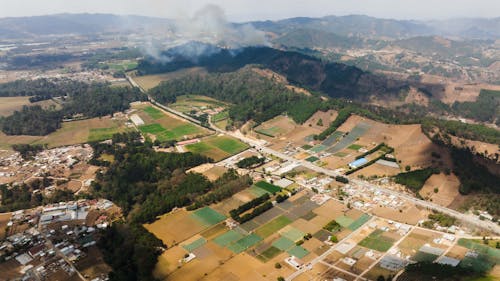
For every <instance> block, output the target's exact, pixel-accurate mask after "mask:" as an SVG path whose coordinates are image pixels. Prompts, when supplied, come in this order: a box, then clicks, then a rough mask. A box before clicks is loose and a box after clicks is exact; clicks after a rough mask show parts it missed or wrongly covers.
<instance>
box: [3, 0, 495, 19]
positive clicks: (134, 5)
mask: <svg viewBox="0 0 500 281" xmlns="http://www.w3.org/2000/svg"><path fill="white" fill-rule="evenodd" d="M207 3H212V4H216V5H219V6H221V7H222V8H223V9H224V10H225V11H226V14H227V16H228V18H229V19H230V20H232V21H247V20H263V19H281V18H288V17H296V16H315V17H317V16H324V15H347V14H365V15H369V16H375V17H384V18H397V19H445V18H453V17H499V16H500V0H14V1H13V0H0V17H14V16H27V15H45V14H54V13H80V12H90V13H114V14H138V15H148V16H159V17H169V18H175V17H185V16H188V15H191V14H192V13H193V12H194V11H195V10H197V9H199V8H200V7H202V6H204V5H206V4H207Z"/></svg>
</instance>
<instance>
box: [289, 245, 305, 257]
mask: <svg viewBox="0 0 500 281" xmlns="http://www.w3.org/2000/svg"><path fill="white" fill-rule="evenodd" d="M286 252H287V253H289V254H290V255H292V256H295V257H297V258H299V259H301V258H303V257H305V256H307V255H309V252H308V251H307V250H306V249H304V248H302V247H301V246H295V247H293V248H291V249H289V250H288V251H286Z"/></svg>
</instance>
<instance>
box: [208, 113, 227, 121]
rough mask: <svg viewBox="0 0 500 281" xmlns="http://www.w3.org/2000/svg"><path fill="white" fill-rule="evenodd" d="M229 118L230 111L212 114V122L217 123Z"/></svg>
mask: <svg viewBox="0 0 500 281" xmlns="http://www.w3.org/2000/svg"><path fill="white" fill-rule="evenodd" d="M227 118H229V111H222V112H219V113H217V114H215V115H214V116H212V122H214V123H217V122H220V121H222V120H225V119H227Z"/></svg>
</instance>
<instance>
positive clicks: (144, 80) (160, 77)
mask: <svg viewBox="0 0 500 281" xmlns="http://www.w3.org/2000/svg"><path fill="white" fill-rule="evenodd" d="M204 73H206V71H205V70H204V69H203V68H201V67H193V68H187V69H183V70H179V71H174V72H170V73H165V74H157V75H145V76H137V77H133V80H134V81H135V82H136V83H137V84H139V86H141V87H142V88H143V89H144V90H146V91H147V90H149V89H152V88H154V87H156V86H158V85H159V84H160V83H161V82H163V81H168V80H172V79H176V78H181V77H183V76H186V75H190V74H200V75H201V74H204Z"/></svg>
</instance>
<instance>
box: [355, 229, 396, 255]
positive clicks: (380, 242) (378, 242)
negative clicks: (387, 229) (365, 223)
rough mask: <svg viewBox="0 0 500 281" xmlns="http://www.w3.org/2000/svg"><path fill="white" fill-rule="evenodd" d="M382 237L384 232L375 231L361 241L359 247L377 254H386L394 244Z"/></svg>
mask: <svg viewBox="0 0 500 281" xmlns="http://www.w3.org/2000/svg"><path fill="white" fill-rule="evenodd" d="M383 235H384V231H382V230H380V229H377V230H375V231H373V232H372V233H370V235H368V236H367V237H366V238H365V239H363V240H361V242H359V245H360V246H363V247H366V248H370V249H373V250H376V251H379V252H387V250H389V249H390V248H391V247H392V245H393V244H394V240H392V239H390V238H388V237H385V236H383Z"/></svg>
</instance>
